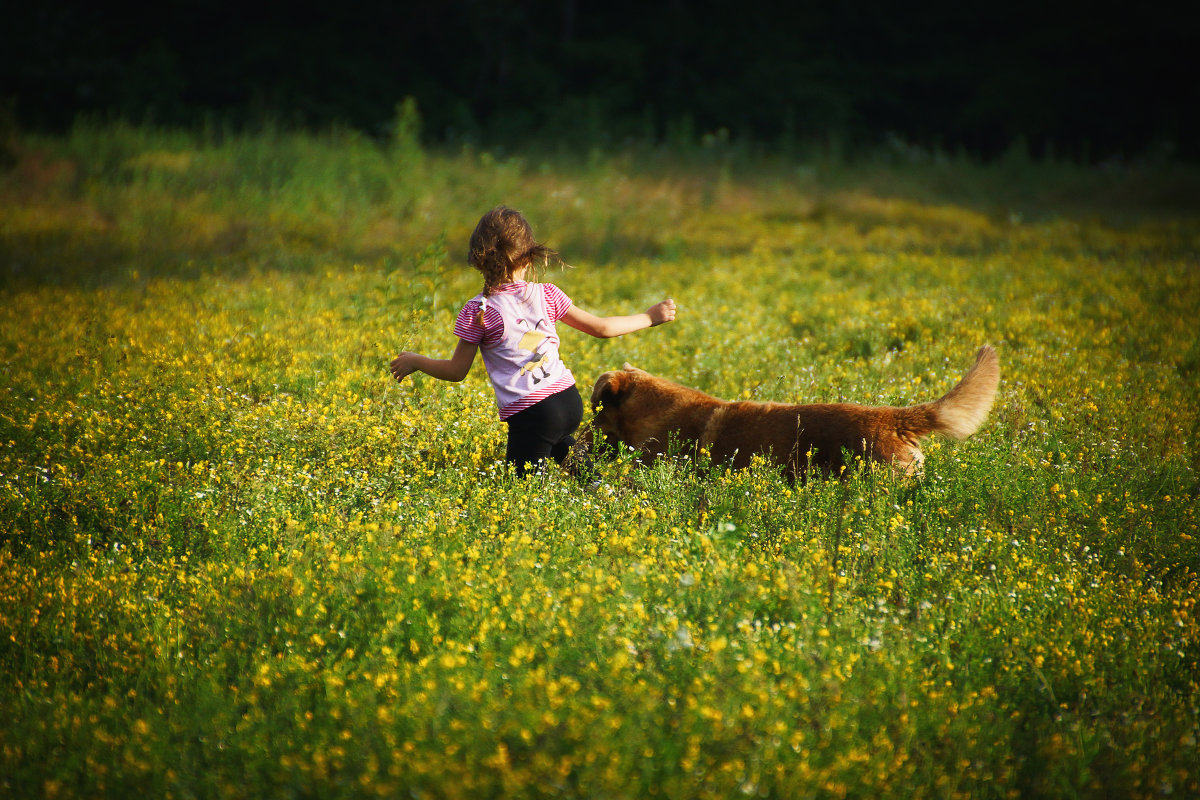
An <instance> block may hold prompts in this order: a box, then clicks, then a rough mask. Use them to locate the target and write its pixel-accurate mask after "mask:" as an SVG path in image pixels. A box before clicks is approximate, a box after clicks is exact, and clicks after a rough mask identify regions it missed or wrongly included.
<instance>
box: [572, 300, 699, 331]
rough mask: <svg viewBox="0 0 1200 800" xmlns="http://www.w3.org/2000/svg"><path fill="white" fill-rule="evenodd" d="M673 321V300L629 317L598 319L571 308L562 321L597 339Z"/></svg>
mask: <svg viewBox="0 0 1200 800" xmlns="http://www.w3.org/2000/svg"><path fill="white" fill-rule="evenodd" d="M673 319H675V301H674V300H671V299H667V300H663V301H662V302H661V303H658V304H656V305H653V306H650V308H648V309H646V310H645V311H644V312H643V313H641V314H630V315H629V316H627V317H597V316H596V315H595V314H589V313H588V312H586V311H584V310H583V309H582V308H580V307H579V306H571V309H570V310H569V311H568V312H567V313H566V314H564V315H563V316H562V321H563V322H565V323H567V324H568V325H570V326H571V327H572V328H574V329H575V330H577V331H583V332H584V333H586V334H588V335H589V336H595V337H596V338H597V339H610V338H612V337H613V336H624V335H625V334H627V333H633V332H634V331H640V330H641V329H642V328H651V327H654V326H655V325H662V324H663V323H664V322H670V321H671V320H673Z"/></svg>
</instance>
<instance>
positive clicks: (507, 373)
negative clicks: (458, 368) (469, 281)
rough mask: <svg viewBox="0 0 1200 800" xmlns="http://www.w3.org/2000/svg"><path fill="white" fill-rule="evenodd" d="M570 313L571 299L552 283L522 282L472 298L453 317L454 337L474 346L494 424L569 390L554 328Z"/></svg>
mask: <svg viewBox="0 0 1200 800" xmlns="http://www.w3.org/2000/svg"><path fill="white" fill-rule="evenodd" d="M480 308H482V309H483V321H482V324H480V319H479V310H480ZM570 309H571V298H569V297H567V296H566V295H565V294H564V293H563V291H562V290H561V289H559V288H558V287H557V286H555V285H554V284H552V283H525V282H524V281H522V282H519V283H509V284H505V285H504V286H501V287H500V288H499V289H497V290H496V291H495V292H493V293H492V294H491V295H487V296H485V295H482V294H480V295H476V296H475V297H474V298H472V299H471V300H468V301H467V304H466V305H465V306H463V309H462V311H460V312H459V313H458V319H457V320H455V323H454V335H455V336H457V337H458V338H460V339H462V340H463V341H465V342H469V343H471V344H476V345H479V351H480V353H481V354H482V355H483V363H484V365H485V366H486V367H487V372H488V378H489V379H490V380H491V382H492V389H494V390H495V392H496V406H497V407H498V408H499V410H500V419H502V420H504V419H508V418H509V417H511V416H512V415H513V414H516V413H517V412H519V411H524V410H525V409H527V408H529V407H530V406H532V405H534V404H535V403H538V402H540V401H542V400H544V399H546V398H547V397H549V396H550V395H552V394H556V393H557V392H561V391H562V390H563V389H568V388H570V387H572V386H574V385H575V376H573V375H572V374H571V371H570V370H569V369H567V367H566V365H565V364H563V362H562V359H561V358H560V357H559V354H558V342H559V340H558V332H557V329H556V328H555V323H556V322H558V320H560V319H562V316H563V315H564V314H566V313H567V312H568V311H569V310H570Z"/></svg>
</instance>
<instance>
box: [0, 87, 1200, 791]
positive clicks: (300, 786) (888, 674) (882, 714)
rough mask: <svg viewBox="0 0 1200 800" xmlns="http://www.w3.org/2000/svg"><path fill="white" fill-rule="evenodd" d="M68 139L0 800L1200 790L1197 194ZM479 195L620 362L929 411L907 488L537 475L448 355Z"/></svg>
mask: <svg viewBox="0 0 1200 800" xmlns="http://www.w3.org/2000/svg"><path fill="white" fill-rule="evenodd" d="M397 122H398V124H397V126H396V131H395V135H394V138H393V139H392V140H391V141H387V142H378V141H374V140H370V139H367V138H364V137H362V136H360V135H358V134H355V133H354V132H352V131H345V130H331V131H329V132H327V133H324V134H296V133H290V132H287V131H282V130H273V129H269V128H268V129H265V130H262V131H258V132H255V133H244V134H238V133H232V132H229V131H221V130H216V129H205V130H198V131H169V130H158V129H152V128H146V127H134V126H128V125H122V124H116V123H105V124H98V123H80V124H79V125H77V126H76V127H75V129H74V130H73V131H72V132H71V133H69V134H66V135H62V136H57V137H46V136H33V135H18V134H14V135H12V136H11V137H10V140H9V142H8V143H7V144H6V146H5V148H4V159H3V170H4V171H3V172H2V173H0V259H2V261H0V298H2V300H3V303H2V304H0V369H2V370H3V375H4V380H3V385H2V386H0V715H2V717H3V719H4V720H5V723H4V725H3V726H2V727H0V794H3V795H4V796H6V797H47V798H53V797H129V796H132V795H134V794H135V793H142V794H144V795H145V796H148V797H175V798H205V797H322V798H328V797H365V796H381V797H401V796H403V797H414V798H454V797H470V798H476V797H588V798H591V797H609V798H645V797H669V798H729V797H777V798H797V797H872V798H876V797H879V798H886V797H897V798H912V797H938V798H950V797H970V798H1023V797H1150V796H1169V795H1173V796H1176V797H1188V796H1200V741H1198V740H1200V667H1198V666H1197V665H1198V663H1200V620H1198V619H1197V608H1196V601H1197V597H1198V596H1200V518H1198V513H1197V505H1198V503H1197V498H1198V493H1200V479H1198V475H1197V471H1198V470H1200V444H1198V439H1200V402H1198V400H1197V398H1198V394H1200V336H1198V335H1197V316H1198V312H1200V269H1198V266H1197V253H1198V245H1200V214H1197V210H1198V209H1197V206H1196V203H1195V198H1196V197H1197V194H1196V193H1195V192H1194V189H1195V188H1196V187H1197V186H1200V181H1198V180H1197V179H1196V178H1197V176H1196V174H1195V172H1194V170H1189V169H1188V168H1184V167H1175V166H1172V165H1162V164H1155V163H1150V162H1146V163H1142V162H1129V163H1125V164H1117V165H1110V166H1108V167H1105V168H1099V167H1082V166H1078V165H1071V164H1064V163H1055V162H1044V163H1043V162H1033V161H1031V160H1030V159H1028V158H1025V157H1022V155H1021V154H1020V153H1019V152H1015V153H1014V154H1013V155H1012V157H1010V158H1008V159H1005V160H1003V161H1000V162H997V163H994V164H990V165H981V164H976V163H972V162H971V161H969V160H968V159H965V158H956V157H949V156H943V155H937V154H928V153H920V152H908V151H906V150H904V149H903V148H902V147H899V146H897V147H896V148H893V150H892V151H889V152H886V153H881V154H879V155H877V156H875V157H873V158H863V159H861V160H856V161H852V160H848V159H843V158H839V157H838V156H837V154H836V153H829V152H820V151H816V150H814V151H812V152H799V153H792V154H789V155H786V156H784V155H778V154H775V155H769V154H762V153H755V152H752V151H750V150H749V149H746V148H740V147H738V146H737V145H736V144H735V143H731V142H729V141H727V140H726V139H724V138H722V137H706V138H705V139H703V140H700V141H697V142H695V143H693V145H692V146H690V147H685V148H677V149H675V150H671V151H665V150H662V149H657V148H653V147H637V146H632V145H631V146H630V147H628V148H614V149H612V150H607V151H599V150H597V151H593V152H591V153H584V154H572V153H566V152H553V151H546V152H528V153H498V152H491V151H486V150H482V149H472V148H469V147H464V148H461V149H459V150H455V151H453V152H441V151H435V150H430V149H426V148H422V147H421V146H420V144H419V143H418V141H417V138H416V120H415V117H413V116H412V115H411V114H409V115H406V113H405V112H404V111H403V110H402V112H401V114H400V116H399V117H398V120H397ZM497 203H506V204H508V205H512V206H514V207H517V208H520V209H521V210H523V211H524V212H525V213H526V215H527V216H528V217H529V219H530V221H531V222H532V224H533V225H534V228H535V231H536V232H537V234H538V235H539V237H540V238H542V239H543V240H545V241H547V242H548V243H549V244H550V245H552V246H554V247H556V248H557V249H559V250H560V251H561V252H562V253H563V255H564V257H565V258H566V260H567V261H568V262H569V263H570V264H571V267H570V268H567V269H564V270H561V271H559V270H557V269H555V270H552V271H550V272H549V273H547V274H546V275H545V279H546V280H551V281H554V282H555V283H557V284H558V285H559V286H561V287H562V288H563V289H564V291H565V292H566V293H567V294H568V295H569V296H570V297H572V298H573V299H574V301H575V302H576V303H578V304H579V305H580V306H582V307H583V308H585V309H588V310H589V311H592V312H594V313H599V314H617V313H629V312H632V311H635V310H640V309H642V308H645V307H646V306H649V305H650V304H652V303H653V302H656V301H657V300H659V299H661V298H662V297H664V296H668V295H670V296H672V297H674V298H675V299H676V301H677V302H678V304H679V316H678V320H677V322H675V323H674V324H672V325H668V326H663V327H660V328H655V329H653V330H649V331H642V332H639V333H637V334H633V335H631V336H628V337H624V338H621V339H615V340H607V341H600V340H594V339H590V338H588V337H586V336H583V335H582V334H578V333H577V332H575V331H572V330H570V329H566V330H562V331H560V332H561V334H562V338H563V349H564V354H565V358H566V360H567V362H568V364H569V366H570V367H571V368H572V370H573V371H574V373H575V375H576V377H577V379H578V380H579V383H580V384H581V390H582V391H583V394H584V396H585V397H586V396H587V395H588V393H589V392H590V387H591V383H592V382H593V381H594V379H595V377H596V376H597V375H598V374H599V373H601V372H603V371H605V370H608V369H613V368H616V367H619V366H620V365H621V364H622V363H623V362H625V361H629V362H632V363H634V364H636V365H638V366H640V367H642V368H644V369H647V370H650V371H652V372H655V373H657V374H660V375H663V376H665V377H669V378H672V379H674V380H677V381H679V382H681V383H685V384H688V385H692V386H697V387H699V388H702V389H704V390H705V391H708V392H710V393H712V394H715V395H717V396H720V397H725V398H731V399H732V398H757V399H762V400H781V401H789V402H801V401H803V402H817V401H828V400H850V401H855V402H862V403H871V404H907V403H913V402H921V401H924V400H927V399H933V398H935V397H937V396H940V395H941V394H942V393H944V392H945V391H946V390H947V389H948V388H949V387H950V386H951V385H953V383H954V381H956V380H957V378H958V377H959V376H960V375H961V374H962V372H963V371H964V370H965V369H966V368H967V366H969V364H970V363H971V360H972V357H973V354H974V352H975V350H976V349H977V348H978V347H979V346H980V345H982V344H985V343H989V344H992V345H994V346H995V347H996V348H997V350H998V352H999V354H1000V359H1001V369H1002V381H1001V386H1000V393H999V396H998V399H997V402H996V405H995V407H994V409H993V411H992V414H991V415H990V417H989V419H988V421H987V423H986V424H985V426H984V427H983V429H982V430H981V431H980V432H979V433H978V434H976V435H975V436H974V437H972V438H971V439H968V440H966V441H964V442H950V441H947V440H937V439H935V440H932V441H931V443H930V444H929V445H928V446H927V447H926V455H927V461H926V469H925V475H924V477H923V478H922V479H920V480H915V481H905V480H899V479H896V478H894V477H893V476H891V475H890V474H888V473H887V472H886V471H883V470H874V469H869V468H856V469H854V470H851V472H850V474H849V475H848V476H847V477H846V479H845V480H812V481H809V482H807V483H799V484H795V485H792V484H789V483H788V482H787V481H785V480H784V479H783V478H782V477H781V476H780V475H779V474H778V473H777V472H776V471H775V470H773V469H771V468H770V467H769V466H767V465H765V464H758V465H756V466H754V467H752V468H751V469H749V470H745V471H740V472H734V471H728V470H725V469H722V468H721V466H720V465H719V464H703V463H701V464H694V463H689V462H686V461H664V462H660V463H657V464H655V465H654V466H652V467H640V466H638V465H636V464H635V463H634V462H633V460H632V459H631V457H630V455H629V454H618V456H617V457H616V458H614V459H611V460H606V461H603V462H601V463H600V465H599V472H600V482H599V485H598V486H590V485H584V484H581V483H580V482H578V481H576V480H574V479H572V478H571V477H570V476H568V475H566V474H564V473H563V472H561V471H560V470H558V469H550V470H548V471H547V472H546V473H545V474H543V475H538V476H536V477H533V478H530V479H528V480H518V479H516V478H515V476H513V475H512V473H511V472H510V471H509V470H508V469H506V468H505V466H504V464H503V446H504V445H503V443H504V430H503V426H502V425H501V424H500V423H499V422H498V421H497V420H496V417H495V409H494V401H493V397H492V393H491V389H490V387H489V385H488V383H487V378H486V374H485V373H484V370H483V367H482V364H481V363H479V362H478V361H477V362H476V365H475V367H474V369H473V371H472V374H471V375H470V376H469V377H468V378H467V380H466V381H464V382H462V383H460V384H450V383H442V382H439V381H436V380H433V379H430V378H425V377H420V376H418V377H415V378H413V379H410V380H409V381H406V382H405V383H404V384H396V383H395V382H394V381H392V380H391V378H390V376H389V374H388V371H387V363H388V361H389V360H390V358H391V357H392V356H393V355H394V354H395V353H396V352H398V351H400V350H405V349H411V350H418V351H421V352H425V353H429V354H432V355H441V356H443V357H444V356H448V355H449V353H450V351H451V350H452V348H453V346H454V343H455V340H454V337H453V333H452V329H453V319H454V316H455V314H456V313H457V311H458V309H459V307H460V306H461V304H462V303H463V302H464V301H466V300H467V299H469V298H470V297H471V296H472V295H474V294H475V293H476V292H477V291H478V289H479V283H480V282H479V280H478V279H477V276H476V275H475V274H474V273H473V272H472V271H471V270H470V269H469V268H468V267H467V266H466V265H465V263H464V262H465V250H466V241H467V237H468V235H469V233H470V230H471V228H472V227H473V225H474V223H475V221H476V220H477V219H478V218H479V216H480V214H482V213H483V211H485V210H487V209H488V208H490V207H491V206H492V205H495V204H497Z"/></svg>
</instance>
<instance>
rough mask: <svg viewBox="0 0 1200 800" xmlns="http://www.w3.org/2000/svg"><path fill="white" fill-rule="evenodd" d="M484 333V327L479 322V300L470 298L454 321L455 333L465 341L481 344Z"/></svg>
mask: <svg viewBox="0 0 1200 800" xmlns="http://www.w3.org/2000/svg"><path fill="white" fill-rule="evenodd" d="M483 334H484V328H483V326H482V325H480V324H479V301H478V300H468V301H467V304H466V305H465V306H463V308H462V311H459V312H458V319H456V320H455V321H454V335H455V336H457V337H458V338H460V339H462V340H463V341H464V342H470V343H471V344H479V343H480V342H482V341H483Z"/></svg>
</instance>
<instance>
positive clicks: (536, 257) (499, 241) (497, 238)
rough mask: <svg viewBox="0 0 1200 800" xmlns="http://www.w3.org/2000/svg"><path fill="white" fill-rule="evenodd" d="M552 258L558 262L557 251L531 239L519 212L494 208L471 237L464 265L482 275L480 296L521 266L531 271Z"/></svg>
mask: <svg viewBox="0 0 1200 800" xmlns="http://www.w3.org/2000/svg"><path fill="white" fill-rule="evenodd" d="M551 259H553V260H554V261H557V262H559V263H562V258H561V257H560V256H559V255H558V253H557V252H555V251H554V250H552V249H550V248H549V247H546V245H544V244H541V243H539V242H538V241H536V240H535V239H534V238H533V228H531V227H530V226H529V222H528V221H526V219H525V217H524V216H523V215H522V214H521V212H520V211H516V210H514V209H511V208H509V207H508V206H496V207H495V208H493V209H492V210H491V211H489V212H487V213H486V214H484V215H483V218H482V219H480V220H479V224H478V225H476V226H475V232H474V233H472V234H471V249H470V251H469V252H468V253H467V263H468V264H470V265H471V266H472V267H474V268H475V269H477V270H479V271H480V272H481V273H483V293H484V294H485V295H490V294H491V293H492V292H494V291H496V290H497V289H499V288H500V287H501V286H503V285H504V284H506V283H511V282H512V275H513V273H514V272H516V271H517V270H519V269H521V268H522V267H526V266H532V267H533V268H534V269H535V270H537V269H540V268H542V267H545V266H546V265H547V264H549V263H550V260H551Z"/></svg>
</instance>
